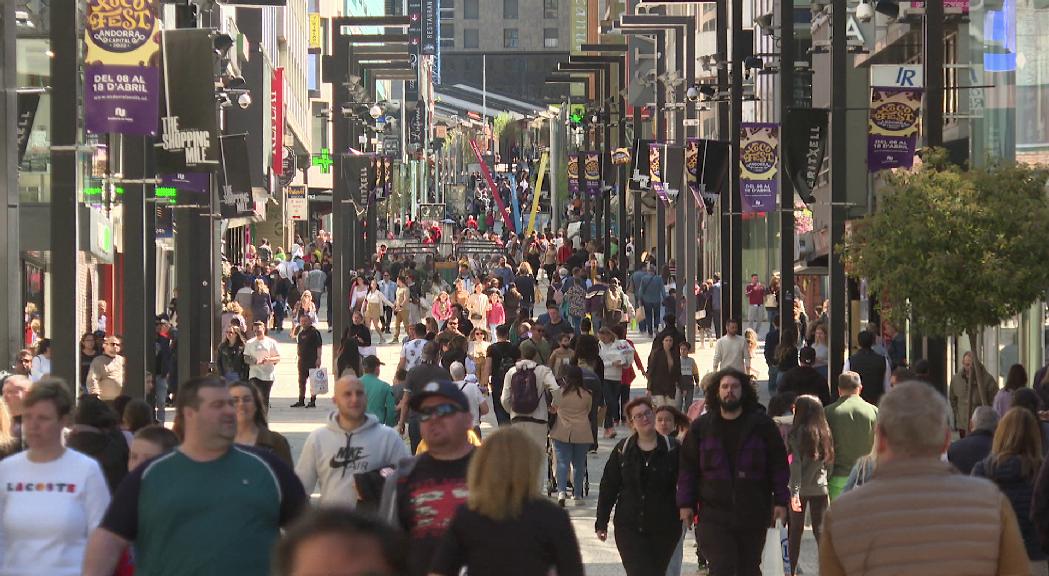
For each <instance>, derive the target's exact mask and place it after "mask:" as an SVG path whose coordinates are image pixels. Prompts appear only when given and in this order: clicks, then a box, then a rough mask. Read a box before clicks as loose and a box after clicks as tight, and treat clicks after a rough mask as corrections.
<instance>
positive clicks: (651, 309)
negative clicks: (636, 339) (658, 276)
mask: <svg viewBox="0 0 1049 576" xmlns="http://www.w3.org/2000/svg"><path fill="white" fill-rule="evenodd" d="M645 327H646V328H648V335H649V336H652V335H653V334H655V333H656V332H659V302H655V303H651V304H650V303H648V302H645Z"/></svg>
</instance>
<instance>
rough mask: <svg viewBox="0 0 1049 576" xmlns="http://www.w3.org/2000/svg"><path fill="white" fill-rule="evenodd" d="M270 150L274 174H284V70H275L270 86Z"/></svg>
mask: <svg viewBox="0 0 1049 576" xmlns="http://www.w3.org/2000/svg"><path fill="white" fill-rule="evenodd" d="M270 124H271V125H272V126H273V131H272V132H271V133H270V138H271V140H270V150H272V151H273V164H271V167H272V168H273V173H274V174H275V175H276V176H280V175H282V174H284V68H274V69H273V80H272V83H271V85H270Z"/></svg>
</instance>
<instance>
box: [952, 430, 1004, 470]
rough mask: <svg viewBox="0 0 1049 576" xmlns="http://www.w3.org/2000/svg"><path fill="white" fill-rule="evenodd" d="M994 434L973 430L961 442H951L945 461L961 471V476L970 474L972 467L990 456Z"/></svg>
mask: <svg viewBox="0 0 1049 576" xmlns="http://www.w3.org/2000/svg"><path fill="white" fill-rule="evenodd" d="M992 440H994V433H993V432H990V431H988V430H973V431H972V432H970V433H968V434H966V435H965V438H962V439H961V440H955V441H954V442H951V445H950V447H949V448H947V461H948V462H950V463H951V464H954V467H955V468H957V469H958V470H961V472H962V474H971V473H972V471H973V466H976V463H977V462H979V461H981V460H983V459H984V458H986V457H987V456H989V455H990V454H991V441H992Z"/></svg>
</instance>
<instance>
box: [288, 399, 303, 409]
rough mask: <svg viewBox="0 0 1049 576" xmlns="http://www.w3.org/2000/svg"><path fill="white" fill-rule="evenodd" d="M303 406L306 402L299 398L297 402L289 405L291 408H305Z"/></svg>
mask: <svg viewBox="0 0 1049 576" xmlns="http://www.w3.org/2000/svg"><path fill="white" fill-rule="evenodd" d="M305 407H306V403H305V402H303V401H302V400H299V401H298V402H296V403H294V404H292V405H291V408H305Z"/></svg>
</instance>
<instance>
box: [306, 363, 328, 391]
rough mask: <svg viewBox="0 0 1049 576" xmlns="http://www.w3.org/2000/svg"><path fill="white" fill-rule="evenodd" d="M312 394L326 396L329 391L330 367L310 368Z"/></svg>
mask: <svg viewBox="0 0 1049 576" xmlns="http://www.w3.org/2000/svg"><path fill="white" fill-rule="evenodd" d="M309 376H310V396H324V395H325V394H327V393H328V369H327V368H310V372H309Z"/></svg>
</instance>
